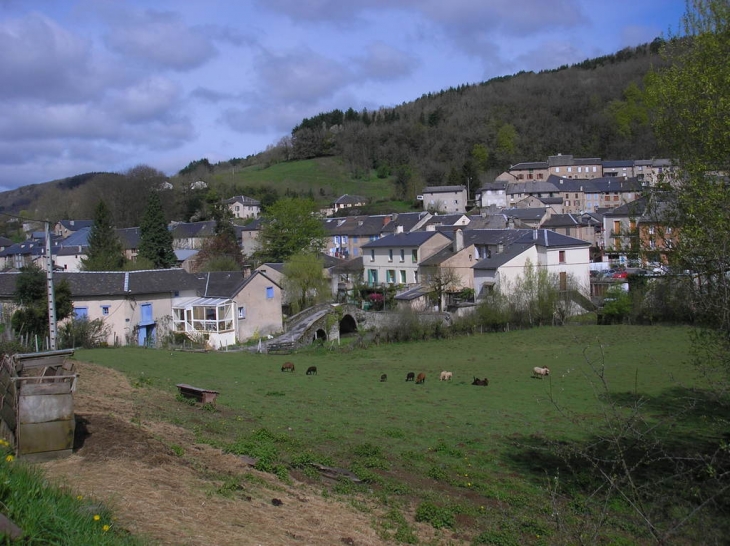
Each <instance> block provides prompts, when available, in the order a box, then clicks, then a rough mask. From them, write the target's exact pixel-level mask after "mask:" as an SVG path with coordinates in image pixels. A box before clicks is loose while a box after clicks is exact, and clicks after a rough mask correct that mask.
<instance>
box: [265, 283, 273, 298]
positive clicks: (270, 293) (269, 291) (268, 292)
mask: <svg viewBox="0 0 730 546" xmlns="http://www.w3.org/2000/svg"><path fill="white" fill-rule="evenodd" d="M273 297H274V287H273V286H267V287H266V299H267V300H270V299H272V298H273Z"/></svg>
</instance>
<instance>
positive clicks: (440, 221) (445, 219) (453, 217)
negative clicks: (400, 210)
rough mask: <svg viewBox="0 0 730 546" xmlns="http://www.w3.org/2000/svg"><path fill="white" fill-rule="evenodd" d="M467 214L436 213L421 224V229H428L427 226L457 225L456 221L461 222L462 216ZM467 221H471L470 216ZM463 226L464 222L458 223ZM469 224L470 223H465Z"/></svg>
mask: <svg viewBox="0 0 730 546" xmlns="http://www.w3.org/2000/svg"><path fill="white" fill-rule="evenodd" d="M464 216H466V215H465V214H435V215H433V216H432V217H431V218H429V219H428V220H426V223H425V224H423V225H422V226H421V228H420V229H426V226H430V225H433V226H457V224H456V222H459V221H460V220H461V219H462V218H464ZM466 218H467V221H469V217H468V216H466ZM458 225H459V226H461V225H462V224H458ZM464 225H468V224H464Z"/></svg>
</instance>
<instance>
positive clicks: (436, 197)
mask: <svg viewBox="0 0 730 546" xmlns="http://www.w3.org/2000/svg"><path fill="white" fill-rule="evenodd" d="M467 197H468V196H467V190H466V186H428V187H426V188H423V190H422V191H421V195H420V196H419V199H421V200H423V210H427V211H429V212H438V213H441V214H450V213H454V212H461V213H463V212H466V206H467V202H466V200H467Z"/></svg>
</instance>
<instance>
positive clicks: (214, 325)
mask: <svg viewBox="0 0 730 546" xmlns="http://www.w3.org/2000/svg"><path fill="white" fill-rule="evenodd" d="M19 274H20V273H18V272H13V273H1V274H0V301H3V302H4V303H6V304H12V302H13V299H14V293H15V283H16V279H17V277H18V275H19ZM54 281H55V282H60V281H66V282H68V284H69V286H70V288H71V295H72V299H73V306H74V317H73V318H75V319H79V320H83V319H86V320H96V319H101V320H103V322H104V325H105V327H106V328H107V329H108V337H107V339H106V342H107V343H108V344H109V345H143V346H146V345H157V344H158V343H159V342H160V341H161V340H162V339H163V338H164V337H165V336H166V335H168V334H170V333H171V332H178V333H184V334H186V335H187V336H189V337H190V338H191V339H192V338H194V339H195V340H196V341H200V342H205V343H207V344H208V345H209V346H210V347H211V348H216V349H217V348H220V347H225V346H227V345H232V344H234V343H236V342H243V341H246V340H248V339H250V338H251V337H254V336H256V335H267V334H273V333H278V332H280V331H281V330H282V328H283V323H282V315H281V287H280V286H279V285H278V284H277V283H275V282H274V281H272V280H271V279H269V278H268V277H267V276H266V275H264V274H261V273H258V272H257V273H254V274H252V275H250V276H248V277H244V276H243V275H242V274H241V272H212V273H200V274H189V273H187V272H186V271H184V270H182V269H156V270H147V271H113V272H112V271H88V272H73V273H66V272H61V273H56V274H54Z"/></svg>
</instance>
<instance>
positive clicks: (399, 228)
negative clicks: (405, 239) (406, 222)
mask: <svg viewBox="0 0 730 546" xmlns="http://www.w3.org/2000/svg"><path fill="white" fill-rule="evenodd" d="M395 232H396V233H403V226H395Z"/></svg>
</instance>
